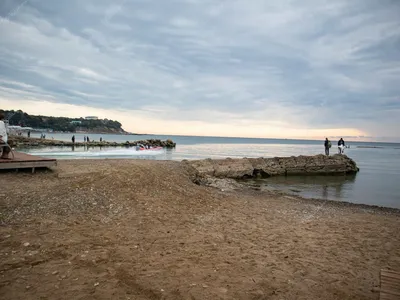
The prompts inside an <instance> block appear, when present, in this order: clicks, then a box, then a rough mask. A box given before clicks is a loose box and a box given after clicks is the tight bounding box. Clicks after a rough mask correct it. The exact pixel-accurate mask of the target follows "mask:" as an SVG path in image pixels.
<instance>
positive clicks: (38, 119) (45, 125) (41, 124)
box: [5, 110, 124, 132]
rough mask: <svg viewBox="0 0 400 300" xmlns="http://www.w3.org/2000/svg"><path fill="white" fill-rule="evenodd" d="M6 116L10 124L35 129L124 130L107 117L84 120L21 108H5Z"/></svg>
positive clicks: (118, 123) (69, 130)
mask: <svg viewBox="0 0 400 300" xmlns="http://www.w3.org/2000/svg"><path fill="white" fill-rule="evenodd" d="M5 115H6V118H7V119H8V118H9V124H10V125H19V126H24V127H32V128H37V129H39V128H40V129H53V130H54V131H68V132H75V131H76V130H77V129H78V130H87V131H93V130H97V129H106V130H110V131H113V132H124V130H123V129H122V127H121V126H122V124H121V123H120V122H118V121H114V120H108V119H98V120H86V119H85V118H65V117H47V116H34V115H29V114H27V113H25V112H23V111H22V110H17V111H14V110H6V111H5Z"/></svg>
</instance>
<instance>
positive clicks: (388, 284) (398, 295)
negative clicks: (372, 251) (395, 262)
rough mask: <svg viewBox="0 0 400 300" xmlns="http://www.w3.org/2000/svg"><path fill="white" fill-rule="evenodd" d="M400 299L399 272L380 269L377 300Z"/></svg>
mask: <svg viewBox="0 0 400 300" xmlns="http://www.w3.org/2000/svg"><path fill="white" fill-rule="evenodd" d="M398 299H400V273H399V272H395V271H391V270H381V292H380V298H379V300H398Z"/></svg>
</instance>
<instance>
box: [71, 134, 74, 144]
mask: <svg viewBox="0 0 400 300" xmlns="http://www.w3.org/2000/svg"><path fill="white" fill-rule="evenodd" d="M71 141H72V143H74V144H75V135H73V136H72V138H71Z"/></svg>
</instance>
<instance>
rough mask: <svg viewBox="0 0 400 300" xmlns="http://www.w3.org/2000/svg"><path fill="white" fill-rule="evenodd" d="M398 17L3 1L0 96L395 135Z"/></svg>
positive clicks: (342, 0) (282, 8) (314, 0)
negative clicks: (354, 129)
mask: <svg viewBox="0 0 400 300" xmlns="http://www.w3.org/2000/svg"><path fill="white" fill-rule="evenodd" d="M399 15H400V3H398V2H397V1H381V2H377V1H372V0H371V1H365V0H354V1H347V0H339V1H328V0H307V1H300V0H299V1H270V2H266V1H264V0H253V1H245V0H234V1H220V0H203V1H195V0H186V1H185V0H181V1H178V0H175V1H155V0H154V1H143V0H120V1H106V0H96V1H95V0H88V1H78V0H73V1H68V2H66V1H50V0H31V1H16V0H15V1H12V0H3V1H1V3H0V16H1V19H0V35H1V43H0V97H5V98H12V97H13V96H15V97H16V98H18V99H38V100H40V99H45V100H49V101H52V102H60V103H69V104H78V105H87V106H92V107H98V108H116V107H117V108H118V109H125V110H143V111H154V110H157V111H158V116H159V117H160V118H165V119H168V118H174V119H181V120H185V119H190V120H200V121H206V122H211V121H213V118H215V117H216V116H219V117H220V118H223V117H226V118H230V119H231V120H240V119H244V120H260V121H262V120H270V121H277V122H286V123H288V124H294V123H296V122H298V124H299V126H303V127H313V128H333V127H340V126H344V123H345V126H346V127H354V128H358V129H360V130H366V131H372V130H373V131H377V130H376V128H379V131H385V132H389V133H391V134H397V132H396V130H395V128H394V125H396V124H395V121H393V120H392V119H390V118H392V116H393V113H392V112H393V111H396V110H399V109H400V101H399V98H398V97H397V96H398V95H400V87H399V85H398V78H400V52H399V51H397V49H400V18H398V16H399ZM396 97H397V98H396ZM204 111H211V112H213V113H210V114H204V113H203V112H204ZM182 112H184V113H182ZM200 112H202V113H200ZM377 124H379V126H378V125H377ZM375 133H376V134H379V132H375Z"/></svg>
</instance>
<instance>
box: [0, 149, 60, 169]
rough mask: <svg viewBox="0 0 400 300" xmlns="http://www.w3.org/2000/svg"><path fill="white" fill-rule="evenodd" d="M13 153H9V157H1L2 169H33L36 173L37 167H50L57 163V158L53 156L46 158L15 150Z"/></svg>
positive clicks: (0, 167) (0, 164)
mask: <svg viewBox="0 0 400 300" xmlns="http://www.w3.org/2000/svg"><path fill="white" fill-rule="evenodd" d="M13 154H14V156H13V155H12V154H11V153H10V154H9V157H10V158H9V159H0V170H10V169H14V170H17V171H18V170H19V169H32V173H34V172H35V169H36V168H49V167H52V166H55V165H57V160H56V159H53V158H44V157H40V156H35V155H30V154H26V153H21V152H15V151H13Z"/></svg>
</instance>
